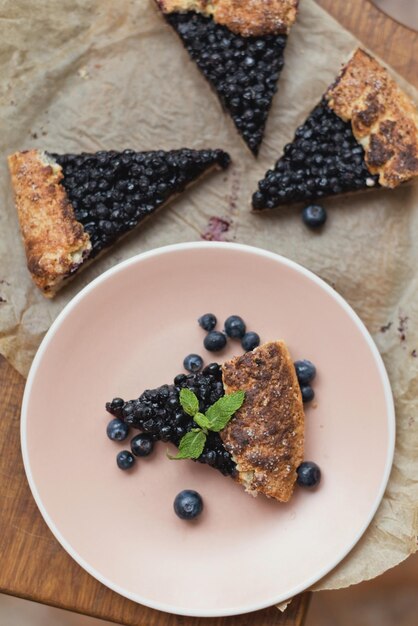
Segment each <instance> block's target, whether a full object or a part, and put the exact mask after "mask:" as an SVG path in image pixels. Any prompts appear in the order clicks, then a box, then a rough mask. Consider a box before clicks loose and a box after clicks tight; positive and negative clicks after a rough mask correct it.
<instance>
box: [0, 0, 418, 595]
mask: <svg viewBox="0 0 418 626" xmlns="http://www.w3.org/2000/svg"><path fill="white" fill-rule="evenodd" d="M0 12H1V20H0V29H1V36H0V64H1V90H2V92H1V100H0V120H1V122H0V124H1V132H0V142H1V146H2V154H3V166H2V168H1V180H0V194H1V207H0V228H1V237H0V296H1V300H0V352H1V353H2V354H4V355H5V356H6V358H7V359H8V360H9V361H10V362H11V363H12V364H13V365H14V366H15V367H16V368H17V369H18V370H19V371H20V372H21V373H22V374H24V375H26V374H27V372H28V368H29V366H30V363H31V360H32V357H33V355H34V353H35V351H36V348H37V347H38V345H39V343H40V341H41V339H42V337H43V335H44V333H45V331H46V330H47V329H48V327H49V326H50V324H51V322H52V320H53V319H54V318H55V316H56V315H57V314H58V312H59V311H60V310H61V309H62V308H63V306H64V305H65V304H66V303H67V302H68V301H69V300H70V298H72V297H73V295H74V294H76V293H77V292H78V291H79V290H80V289H81V288H82V287H83V286H84V285H86V284H87V283H88V282H90V281H91V280H92V279H93V278H94V277H95V276H98V275H99V274H101V273H102V272H103V271H104V270H106V269H107V268H109V267H111V266H112V265H114V264H115V263H117V262H118V261H121V260H122V259H126V258H128V257H130V256H132V255H134V254H137V253H139V252H142V251H145V250H150V249H151V248H155V247H158V246H161V245H165V244H169V243H175V242H181V241H193V240H198V239H200V238H201V237H202V236H204V237H207V238H211V237H215V238H216V237H218V238H221V239H225V240H230V241H239V242H242V243H247V244H252V245H256V246H260V247H263V248H266V249H268V250H272V251H274V252H278V253H280V254H283V255H285V256H287V257H290V258H291V259H294V260H295V261H297V262H299V263H301V264H302V265H304V266H306V267H309V268H310V269H311V270H313V271H314V272H316V273H317V274H319V275H320V276H321V277H322V278H323V279H325V280H326V281H327V282H328V283H330V284H331V285H332V286H334V287H335V289H337V291H339V292H340V293H341V294H342V295H343V296H344V297H345V298H346V299H347V300H348V302H349V303H350V304H351V305H352V306H353V307H354V309H355V310H356V311H357V312H358V313H359V315H360V316H361V318H362V319H363V321H364V322H365V323H366V325H367V327H368V329H369V330H370V332H371V333H372V335H373V337H374V339H375V341H376V343H377V345H378V347H379V349H380V352H381V353H382V355H383V358H384V360H385V363H386V367H387V369H388V372H389V376H390V379H391V383H392V387H393V392H394V396H395V399H396V411H397V445H396V455H395V463H394V467H393V472H392V475H391V478H390V483H389V487H388V489H387V493H386V495H385V498H384V500H383V502H382V505H381V507H380V509H379V511H378V513H377V515H376V517H375V519H374V521H373V522H372V524H371V526H370V528H369V529H368V531H367V532H366V534H365V535H364V537H363V539H362V540H361V541H360V543H359V544H358V545H357V547H356V548H355V549H354V550H353V551H352V552H351V553H350V555H349V556H348V557H347V558H346V559H345V561H344V562H343V563H342V564H341V565H339V566H338V567H337V568H336V569H335V570H334V571H333V572H332V573H331V574H330V575H328V576H327V577H326V578H325V579H323V580H321V581H320V583H318V584H317V585H316V586H315V589H316V590H319V589H335V588H340V587H345V586H348V585H350V584H353V583H357V582H359V581H362V580H365V579H369V578H372V577H374V576H376V575H378V574H380V573H381V572H383V571H384V570H386V569H388V568H390V567H392V566H394V565H396V564H397V563H399V562H400V561H402V560H403V559H405V558H406V557H407V556H408V555H409V554H411V553H412V552H414V551H415V550H416V547H417V544H416V536H417V526H418V519H417V513H418V452H417V450H418V422H417V419H418V415H417V406H418V398H417V395H418V394H417V392H418V385H417V374H418V358H417V352H418V326H417V320H418V297H417V287H418V278H417V276H418V274H417V271H416V268H417V265H418V247H417V245H416V241H417V238H418V188H414V187H413V186H411V187H404V188H402V189H399V190H397V191H395V192H392V193H390V192H385V191H376V192H373V193H370V194H360V195H358V196H355V197H350V198H346V199H333V200H332V199H331V200H329V201H327V202H325V204H326V206H327V207H328V209H329V220H328V223H327V225H326V228H325V229H324V231H323V232H322V233H321V234H313V233H312V232H310V231H308V230H307V229H306V227H304V226H303V224H302V223H301V220H300V219H299V217H298V215H297V214H296V210H295V209H289V210H285V211H283V210H282V211H277V212H271V213H266V214H265V215H262V216H257V215H252V214H250V212H249V209H250V206H249V200H250V197H251V193H252V192H253V191H254V190H255V189H256V184H257V181H258V180H259V179H260V178H261V177H262V176H263V175H264V173H265V171H266V169H267V168H269V167H271V166H272V164H273V163H274V161H275V160H276V158H277V157H278V155H279V153H280V151H281V149H282V147H283V145H284V144H285V143H286V142H287V141H289V140H290V139H291V138H292V137H293V133H294V130H295V128H296V126H297V125H298V124H299V123H301V122H302V121H303V119H304V117H305V116H306V114H307V113H308V112H309V111H310V109H311V108H312V107H313V106H314V105H315V103H316V102H317V101H318V99H319V97H320V96H321V94H322V92H323V90H324V88H325V87H326V86H327V85H328V84H329V83H330V81H331V80H332V79H333V78H334V76H335V74H336V73H337V71H338V69H339V67H340V64H341V62H342V61H343V60H344V59H345V58H346V57H347V55H348V54H349V52H350V51H351V50H352V49H353V47H354V46H355V45H356V44H357V41H356V40H355V39H354V37H352V36H351V35H350V34H349V33H347V32H346V31H345V30H344V29H343V28H342V27H340V26H339V25H338V24H337V23H336V22H335V21H333V20H332V19H331V18H330V17H329V16H328V15H327V14H326V13H325V12H323V11H322V10H321V9H319V8H318V7H317V6H316V5H315V4H314V3H313V1H312V0H302V2H301V10H300V16H299V19H298V22H297V24H296V25H295V27H294V29H293V31H292V33H291V35H290V38H289V43H288V46H287V49H286V65H285V69H284V71H283V73H282V76H281V79H280V84H279V93H278V95H277V96H276V98H275V101H274V106H273V109H272V112H271V115H270V119H269V122H268V126H267V131H266V136H265V140H264V144H263V147H262V150H261V153H260V156H259V158H258V159H257V160H255V159H254V158H253V157H252V155H251V154H250V153H249V151H248V150H247V149H246V147H245V145H244V143H243V142H242V141H241V140H240V138H239V137H238V135H237V133H236V131H235V128H234V126H233V123H232V121H231V120H230V118H229V117H228V116H227V115H224V114H223V112H222V110H221V107H220V105H219V103H218V101H217V98H216V96H215V95H214V94H213V93H212V92H211V89H210V87H209V86H208V84H207V83H206V81H205V80H204V79H203V77H202V76H201V75H200V74H199V71H198V69H197V67H196V66H195V65H194V64H193V63H192V62H191V61H190V60H189V58H188V55H187V53H186V52H185V51H184V50H183V48H182V45H181V44H180V42H179V41H178V40H177V38H176V36H175V35H174V33H173V32H172V31H171V30H170V29H169V27H168V26H166V25H165V23H164V22H163V20H162V19H161V17H160V15H158V13H157V11H156V10H155V8H154V6H153V3H152V2H151V0H119V1H118V2H114V1H113V0H83V1H82V0H61V1H60V2H55V1H54V0H42V1H41V2H36V3H34V2H32V0H6V1H5V2H2V4H1V10H0ZM401 83H402V84H403V85H404V86H405V82H404V81H402V80H401ZM407 88H408V91H409V92H410V93H411V94H412V95H413V97H414V98H415V100H416V101H418V94H417V92H416V91H415V90H414V89H412V88H411V87H410V86H409V87H407ZM182 146H189V147H195V148H200V147H220V148H224V149H226V150H228V151H229V152H230V154H231V156H232V158H233V162H234V165H233V167H232V168H231V169H230V170H229V171H228V172H227V173H226V174H220V175H215V176H213V177H212V178H210V179H209V180H206V181H205V182H203V183H202V184H200V185H198V186H197V187H195V188H194V189H193V190H191V191H190V192H187V194H186V195H184V196H183V197H181V198H179V199H178V200H177V201H176V202H174V203H173V204H171V205H170V207H169V208H167V209H165V210H164V211H163V212H162V213H160V214H159V215H158V216H156V217H155V218H154V219H152V220H150V221H149V222H148V223H147V224H146V225H145V226H144V227H143V228H142V230H140V231H137V232H136V233H134V234H132V235H130V236H129V237H128V238H127V239H125V240H124V241H123V242H121V243H120V245H118V246H116V247H115V248H114V249H113V251H112V252H110V253H108V254H107V255H105V256H103V257H102V258H100V259H99V260H98V261H97V262H95V263H94V264H92V265H91V266H90V267H89V268H88V269H87V270H86V271H84V272H82V273H81V274H80V275H79V276H78V277H77V278H76V279H75V280H74V281H73V282H72V283H71V284H70V285H69V286H68V287H67V288H66V289H65V290H63V291H62V292H61V293H60V294H59V295H58V296H57V297H56V298H55V300H53V301H47V300H45V299H44V298H43V296H42V295H41V294H40V293H39V292H38V291H37V289H36V288H35V287H34V286H33V285H32V282H31V280H30V278H29V274H28V272H27V270H26V267H25V265H26V264H25V257H24V253H23V248H22V245H21V241H20V237H19V230H18V222H17V218H16V213H15V209H14V205H13V201H12V196H11V190H10V185H9V179H8V173H7V168H6V163H5V158H4V157H5V156H6V155H7V154H9V153H11V152H14V151H15V150H22V149H26V148H30V147H42V148H45V149H47V150H50V151H56V152H69V151H75V152H77V151H82V150H86V151H94V150H99V149H124V148H126V147H132V148H135V149H138V150H147V149H157V148H176V147H182ZM219 218H221V221H220V220H219ZM222 220H223V221H222ZM371 445H373V442H371ZM349 514H350V512H349V511H348V512H347V515H349Z"/></svg>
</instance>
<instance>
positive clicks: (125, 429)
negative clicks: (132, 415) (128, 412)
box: [106, 417, 129, 441]
mask: <svg viewBox="0 0 418 626" xmlns="http://www.w3.org/2000/svg"><path fill="white" fill-rule="evenodd" d="M106 433H107V436H108V437H109V439H111V440H112V441H124V439H126V437H127V436H128V434H129V426H128V424H125V422H122V420H120V419H118V418H117V417H115V419H114V420H111V421H110V422H109V423H108V425H107V428H106Z"/></svg>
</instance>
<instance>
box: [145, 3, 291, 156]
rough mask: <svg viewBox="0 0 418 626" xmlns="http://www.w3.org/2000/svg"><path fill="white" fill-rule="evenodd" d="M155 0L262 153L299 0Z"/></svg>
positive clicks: (252, 146) (238, 124)
mask: <svg viewBox="0 0 418 626" xmlns="http://www.w3.org/2000/svg"><path fill="white" fill-rule="evenodd" d="M156 2H157V4H158V6H159V7H160V9H161V11H162V12H163V14H164V16H165V18H166V20H167V21H168V23H169V24H170V25H171V26H172V27H173V29H174V30H175V31H176V33H177V34H178V35H179V37H180V38H181V40H182V42H183V44H184V46H185V48H186V49H187V51H188V52H189V54H190V56H191V58H192V59H193V60H194V61H195V62H196V64H197V65H198V67H199V69H200V70H201V72H202V73H203V75H204V76H205V78H206V79H207V80H208V81H209V83H210V84H211V86H212V87H213V89H214V90H215V92H216V93H217V95H218V97H219V99H220V100H221V103H222V105H223V106H224V108H225V109H226V111H227V112H228V113H229V114H230V115H231V117H232V119H233V121H234V123H235V126H236V128H237V130H238V132H239V133H240V134H241V136H242V137H243V139H244V141H245V142H246V143H247V145H248V147H249V148H250V150H252V152H253V153H254V154H257V153H258V150H259V147H260V144H261V142H262V139H263V134H264V127H265V125H266V122H267V117H268V114H269V111H270V107H271V103H272V100H273V96H274V94H275V92H276V90H277V81H278V79H279V76H280V72H281V70H282V68H283V63H284V56H283V55H284V49H285V47H286V43H287V35H288V34H289V31H290V28H291V26H292V24H293V23H294V21H295V19H296V13H297V5H298V0H269V2H254V0H240V1H239V2H236V1H234V2H231V1H230V0H156Z"/></svg>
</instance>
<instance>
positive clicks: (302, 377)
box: [295, 359, 316, 385]
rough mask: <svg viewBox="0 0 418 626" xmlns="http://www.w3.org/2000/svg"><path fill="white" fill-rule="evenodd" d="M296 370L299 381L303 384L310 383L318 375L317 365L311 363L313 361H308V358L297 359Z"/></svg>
mask: <svg viewBox="0 0 418 626" xmlns="http://www.w3.org/2000/svg"><path fill="white" fill-rule="evenodd" d="M295 370H296V376H297V377H298V381H299V383H300V384H301V385H306V384H307V383H310V382H311V380H313V379H314V378H315V375H316V367H315V365H314V364H313V363H311V361H308V359H304V360H303V361H295Z"/></svg>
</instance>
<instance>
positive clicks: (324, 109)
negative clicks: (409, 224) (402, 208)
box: [252, 48, 418, 211]
mask: <svg viewBox="0 0 418 626" xmlns="http://www.w3.org/2000/svg"><path fill="white" fill-rule="evenodd" d="M417 175H418V112H417V109H416V107H415V105H414V104H413V102H412V101H411V99H410V98H409V97H408V96H407V95H406V94H405V93H404V91H402V89H401V88H400V87H399V86H398V85H397V83H396V82H395V80H394V79H393V78H392V77H391V76H390V75H389V73H388V72H387V70H386V69H385V68H384V67H382V66H381V65H380V64H379V63H378V62H377V61H376V59H374V58H373V57H372V56H370V54H368V53H367V52H365V51H364V50H362V49H360V48H359V49H357V50H356V51H355V52H354V54H353V55H352V57H351V58H350V60H349V61H348V63H347V64H346V65H345V66H344V67H343V68H342V70H341V72H340V74H339V76H338V77H337V79H336V80H335V82H334V83H333V84H332V85H331V86H330V87H329V89H328V90H327V91H326V92H325V94H324V96H323V98H322V100H321V102H320V103H319V104H318V105H317V106H316V107H315V109H314V110H313V111H312V112H311V113H310V115H309V116H308V118H307V119H306V121H305V122H304V124H302V126H300V127H299V128H298V129H297V131H296V134H295V138H294V140H293V141H292V143H290V144H288V145H287V146H285V149H284V154H283V156H282V157H281V158H280V159H279V160H278V161H277V163H276V165H275V167H274V169H272V170H269V171H268V172H267V173H266V176H265V178H264V179H263V180H261V181H260V183H259V185H258V191H256V193H255V194H254V196H253V201H252V202H253V208H254V210H255V211H261V210H263V209H272V208H274V207H277V206H281V205H286V204H292V203H295V202H308V201H311V200H316V199H318V198H323V197H325V196H331V195H335V194H343V193H350V192H354V191H360V190H365V189H373V188H378V187H383V188H388V189H394V188H395V187H397V186H398V185H400V184H402V183H404V182H407V181H409V180H411V179H413V178H415V177H416V176H417Z"/></svg>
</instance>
